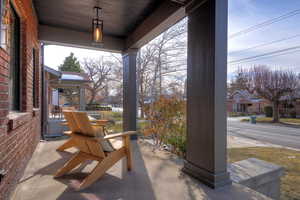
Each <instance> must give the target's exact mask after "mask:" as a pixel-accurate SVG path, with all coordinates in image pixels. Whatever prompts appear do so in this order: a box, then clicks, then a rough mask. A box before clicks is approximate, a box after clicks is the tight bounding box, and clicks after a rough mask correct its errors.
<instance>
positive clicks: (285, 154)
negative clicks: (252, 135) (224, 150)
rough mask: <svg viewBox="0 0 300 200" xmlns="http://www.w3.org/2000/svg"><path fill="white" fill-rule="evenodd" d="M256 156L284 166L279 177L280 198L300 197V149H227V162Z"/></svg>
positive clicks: (295, 199) (297, 198)
mask: <svg viewBox="0 0 300 200" xmlns="http://www.w3.org/2000/svg"><path fill="white" fill-rule="evenodd" d="M247 158H258V159H261V160H265V161H267V162H271V163H274V164H277V165H280V166H282V167H284V169H285V176H283V177H282V179H281V198H280V199H282V200H299V199H300V151H294V150H289V149H284V148H273V147H249V148H232V149H228V159H229V162H231V163H232V162H236V161H240V160H245V159H247Z"/></svg>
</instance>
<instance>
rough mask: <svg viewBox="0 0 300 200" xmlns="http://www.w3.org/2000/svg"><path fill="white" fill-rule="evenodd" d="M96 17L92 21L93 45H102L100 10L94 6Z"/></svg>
mask: <svg viewBox="0 0 300 200" xmlns="http://www.w3.org/2000/svg"><path fill="white" fill-rule="evenodd" d="M94 10H95V11H96V17H95V18H94V19H93V42H94V44H102V43H103V20H100V16H99V15H100V12H101V10H102V8H100V7H98V6H95V7H94Z"/></svg>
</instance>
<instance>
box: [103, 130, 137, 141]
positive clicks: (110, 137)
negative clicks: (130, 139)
mask: <svg viewBox="0 0 300 200" xmlns="http://www.w3.org/2000/svg"><path fill="white" fill-rule="evenodd" d="M133 134H137V131H126V132H122V133H113V134H109V135H106V136H104V137H103V138H102V139H103V140H108V139H112V138H116V137H125V136H129V135H133Z"/></svg>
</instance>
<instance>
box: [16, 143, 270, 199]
mask: <svg viewBox="0 0 300 200" xmlns="http://www.w3.org/2000/svg"><path fill="white" fill-rule="evenodd" d="M63 142H65V141H48V142H41V143H40V144H39V145H38V147H37V149H36V151H35V153H34V155H33V158H32V159H31V161H30V162H29V165H28V166H27V168H26V170H25V173H24V175H23V177H22V178H21V180H20V182H19V184H18V186H17V189H16V190H15V192H14V194H13V195H12V200H21V199H22V200H33V199H43V200H53V199H57V200H69V199H72V200H82V199H90V200H102V199H109V200H112V199H124V200H127V199H128V200H134V199H143V200H155V199H157V200H160V199H174V200H175V199H176V200H177V199H178V200H182V199H185V200H195V199H222V200H223V199H224V200H228V199H243V200H248V199H249V200H250V199H256V200H258V199H269V198H267V197H265V196H263V195H262V194H260V193H258V192H255V191H253V190H251V189H249V188H247V187H244V186H241V185H238V184H233V185H230V186H225V187H223V188H221V189H218V190H212V189H211V188H209V187H207V186H205V185H204V184H202V183H200V182H199V181H197V180H196V179H194V178H191V177H190V176H188V175H186V174H184V173H182V172H181V169H182V167H183V160H182V159H180V158H178V157H177V156H175V155H173V154H171V153H168V152H165V151H156V152H155V153H153V152H152V147H151V146H149V144H147V143H145V142H143V141H139V142H133V143H132V147H133V148H132V149H133V152H132V153H133V166H134V168H133V171H131V172H128V171H127V169H126V160H125V159H123V160H122V161H119V162H118V163H117V164H116V165H114V167H113V168H111V169H110V170H109V171H108V172H107V173H106V174H105V175H104V176H103V177H102V178H101V179H100V180H99V181H97V182H96V183H94V184H93V185H92V186H91V187H89V188H87V189H85V190H82V191H80V192H78V191H75V188H76V187H77V186H78V184H79V182H80V181H81V180H82V179H83V178H84V177H86V176H87V173H88V172H90V170H91V169H92V168H93V167H94V165H95V163H86V164H85V165H81V166H79V167H78V168H77V169H75V170H74V171H73V172H72V173H70V174H69V175H66V176H64V177H62V178H60V179H54V178H53V174H54V173H55V171H56V170H57V169H58V168H60V167H61V166H62V165H63V164H64V163H65V162H66V161H67V160H68V159H69V158H70V157H71V156H72V154H73V153H74V152H75V151H76V150H75V149H70V151H68V152H56V151H55V149H56V148H57V147H58V146H60V145H61V144H62V143H63Z"/></svg>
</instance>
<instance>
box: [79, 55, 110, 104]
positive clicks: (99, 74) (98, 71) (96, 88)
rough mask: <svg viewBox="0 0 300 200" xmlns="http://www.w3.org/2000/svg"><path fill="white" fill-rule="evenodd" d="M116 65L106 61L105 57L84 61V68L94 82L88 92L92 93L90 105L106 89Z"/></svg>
mask: <svg viewBox="0 0 300 200" xmlns="http://www.w3.org/2000/svg"><path fill="white" fill-rule="evenodd" d="M113 65H114V63H113V62H111V61H105V59H104V57H100V58H99V59H84V60H83V62H82V66H83V68H84V70H85V72H86V73H87V75H88V77H89V79H90V80H91V81H92V82H91V83H90V84H89V86H88V87H87V90H88V91H89V92H90V93H91V94H90V99H89V104H91V103H93V102H94V100H95V98H96V96H97V95H98V94H99V92H101V91H102V90H104V89H105V87H106V84H107V83H108V80H109V78H110V75H111V72H112V68H113Z"/></svg>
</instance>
